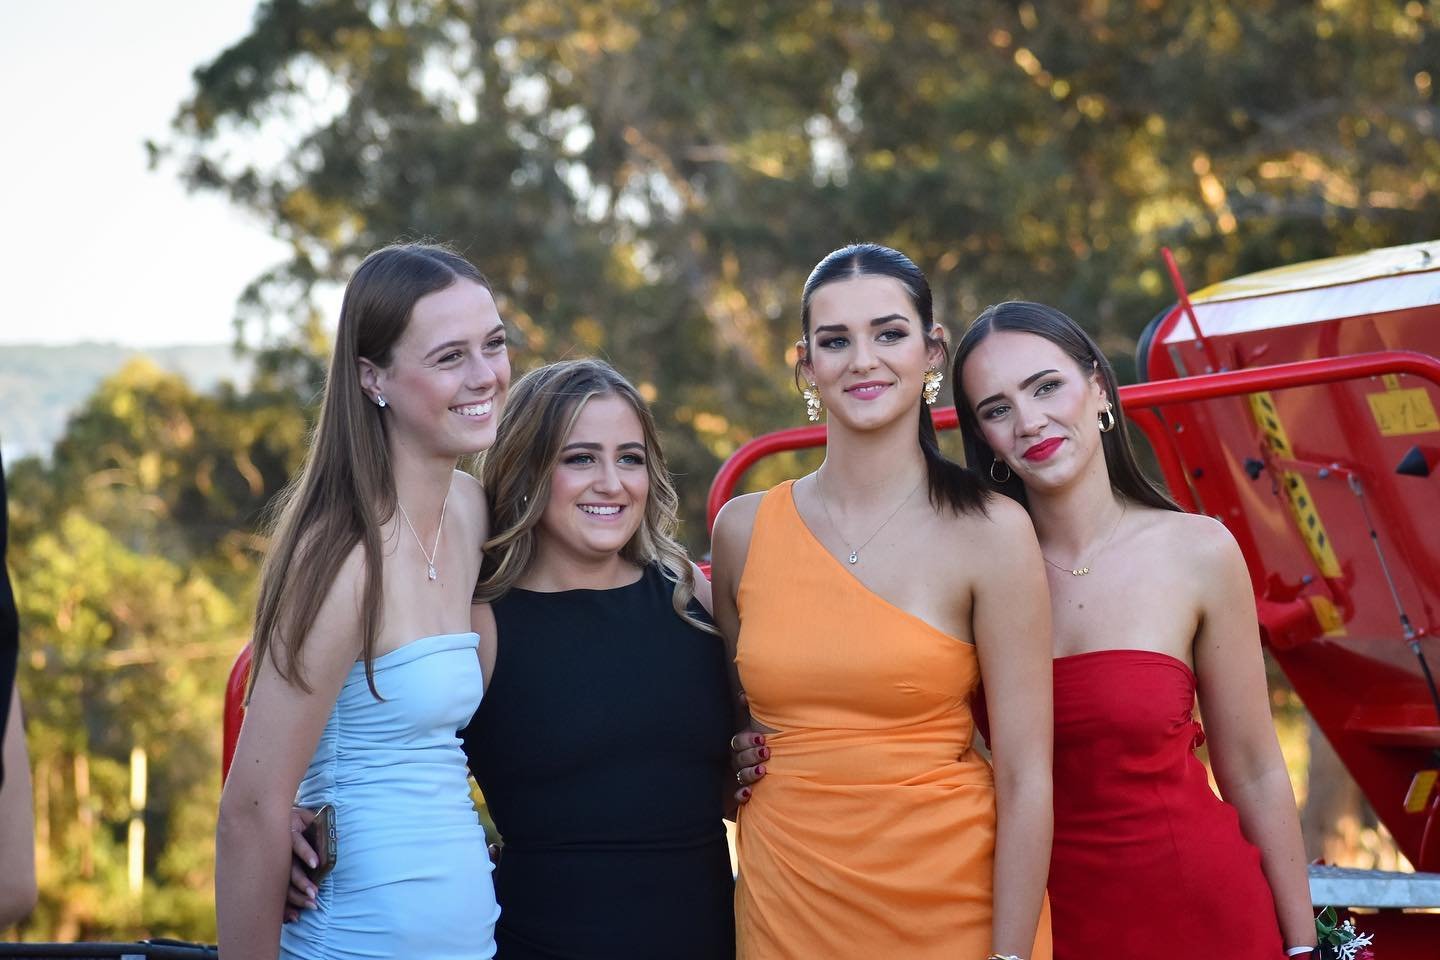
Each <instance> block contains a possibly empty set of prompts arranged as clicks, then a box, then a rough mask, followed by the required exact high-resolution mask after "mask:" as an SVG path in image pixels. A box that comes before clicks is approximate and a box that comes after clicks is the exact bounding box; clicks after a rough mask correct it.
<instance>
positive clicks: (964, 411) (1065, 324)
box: [953, 300, 1180, 510]
mask: <svg viewBox="0 0 1440 960" xmlns="http://www.w3.org/2000/svg"><path fill="white" fill-rule="evenodd" d="M997 330H1006V331H1010V332H1012V333H1033V334H1034V335H1035V336H1037V337H1044V338H1045V339H1046V340H1049V341H1050V342H1051V343H1053V344H1055V345H1056V346H1057V347H1059V348H1060V349H1061V350H1064V351H1065V352H1066V353H1067V354H1069V356H1070V358H1071V359H1072V360H1074V361H1075V364H1076V365H1077V366H1078V367H1079V368H1080V370H1081V372H1082V373H1085V374H1089V373H1091V372H1092V371H1093V372H1094V374H1095V375H1096V376H1098V377H1099V378H1100V385H1101V386H1102V387H1104V388H1105V397H1106V399H1107V400H1109V401H1110V403H1111V405H1112V406H1113V407H1114V408H1115V409H1114V414H1115V427H1114V429H1112V430H1107V431H1106V432H1104V433H1102V434H1101V435H1100V448H1101V450H1102V451H1103V452H1104V454H1105V469H1106V470H1107V471H1108V472H1109V475H1110V489H1112V490H1113V491H1115V493H1117V494H1119V495H1121V496H1124V497H1127V498H1129V499H1130V500H1133V501H1135V502H1136V503H1143V504H1145V505H1146V506H1150V507H1156V508H1158V509H1160V510H1179V509H1180V507H1179V505H1178V504H1176V503H1175V501H1174V500H1171V499H1170V498H1169V497H1168V496H1166V495H1165V493H1164V491H1162V490H1161V489H1160V488H1159V487H1157V486H1156V485H1155V484H1154V482H1153V481H1151V479H1150V478H1149V477H1147V476H1145V473H1144V471H1142V470H1141V469H1140V464H1139V463H1138V462H1137V461H1136V459H1135V448H1134V447H1133V446H1131V444H1130V431H1129V428H1128V427H1127V425H1126V420H1125V414H1124V411H1123V410H1121V409H1120V388H1119V385H1118V384H1117V383H1116V382H1115V371H1114V370H1113V369H1112V368H1111V366H1110V361H1109V360H1107V359H1106V358H1105V354H1103V353H1101V352H1100V347H1099V345H1098V344H1096V342H1095V341H1094V340H1092V339H1091V338H1090V334H1088V333H1086V332H1085V329H1084V328H1083V327H1081V326H1080V324H1078V323H1076V322H1075V321H1074V320H1072V319H1070V317H1069V316H1067V315H1066V314H1064V313H1062V312H1061V311H1059V310H1057V309H1055V308H1054V307H1048V306H1046V305H1045V304H1043V303H1032V302H1030V301H1029V300H1007V301H1005V302H1004V303H997V304H995V305H994V306H990V307H986V308H985V311H984V312H983V313H981V314H980V316H978V317H976V318H975V322H974V323H972V324H971V325H970V329H969V330H966V331H965V335H964V336H963V337H961V338H960V343H959V345H958V346H956V348H955V369H954V371H953V373H954V377H955V380H954V383H955V400H956V403H955V406H956V407H957V408H958V409H959V411H960V434H961V437H962V438H963V439H964V442H965V462H966V463H968V464H970V466H971V468H972V469H974V470H975V472H976V473H978V474H980V476H981V477H983V478H984V479H985V482H986V483H987V484H988V485H989V486H990V487H991V488H992V489H995V490H998V491H999V492H1000V493H1003V494H1005V495H1006V496H1007V497H1010V498H1011V499H1013V500H1017V501H1019V502H1020V504H1021V505H1026V499H1025V485H1024V484H1023V483H1021V482H1020V478H1019V477H1018V476H1016V475H1015V474H1014V473H1011V474H1010V475H1009V476H1008V477H1006V479H1005V482H1004V483H997V482H996V481H995V478H994V476H993V475H991V474H990V473H989V472H988V471H989V470H990V469H992V465H993V464H994V462H995V459H996V457H995V451H994V450H991V449H990V445H989V444H988V443H986V442H985V437H984V435H983V434H981V432H980V423H979V421H978V420H976V419H975V410H974V408H972V407H971V406H970V404H969V403H968V402H966V400H965V397H964V394H963V393H961V390H960V372H961V370H963V369H964V367H965V358H966V357H968V356H970V354H971V353H973V352H974V351H975V348H976V347H978V346H980V343H981V341H983V340H984V339H985V338H986V337H988V336H990V334H992V333H994V332H995V331H997Z"/></svg>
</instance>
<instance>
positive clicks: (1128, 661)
mask: <svg viewBox="0 0 1440 960" xmlns="http://www.w3.org/2000/svg"><path fill="white" fill-rule="evenodd" d="M954 372H955V383H956V387H957V393H958V394H959V396H957V405H958V406H959V407H960V409H961V429H962V431H963V434H964V440H965V447H966V459H967V461H968V462H969V463H970V465H971V466H972V468H973V469H975V470H976V471H977V472H978V473H980V474H981V475H982V476H985V477H986V479H987V481H988V482H989V483H990V484H991V485H992V486H993V487H994V488H995V489H996V490H998V491H999V492H1001V493H1004V494H1006V495H1008V496H1010V497H1012V498H1014V499H1015V500H1017V501H1019V502H1020V503H1022V504H1024V505H1025V507H1026V509H1027V510H1029V512H1030V516H1031V519H1032V520H1033V521H1034V524H1035V532H1036V534H1037V536H1038V537H1039V540H1040V548H1041V552H1042V554H1043V555H1044V557H1045V560H1046V573H1047V575H1048V576H1049V581H1050V598H1051V610H1052V613H1053V622H1054V649H1055V664H1054V668H1055V781H1054V782H1055V840H1054V846H1053V852H1052V859H1051V868H1050V883H1049V891H1050V898H1051V906H1052V911H1053V921H1054V926H1053V929H1054V942H1055V958H1056V960H1093V958H1097V957H1120V958H1137V960H1138V958H1151V957H1171V958H1195V960H1200V958H1207V960H1208V958H1213V957H1225V958H1227V960H1250V958H1254V960H1276V958H1279V957H1282V956H1285V955H1290V956H1309V955H1310V952H1311V950H1313V948H1314V945H1315V925H1314V921H1313V919H1312V916H1311V906H1310V894H1309V887H1308V883H1307V880H1306V873H1305V857H1304V851H1303V848H1302V845H1301V840H1300V828H1299V822H1298V818H1297V816H1296V812H1295V798H1294V795H1293V793H1292V792H1291V788H1290V781H1289V778H1288V777H1287V775H1286V771H1285V764H1284V761H1283V759H1282V757H1281V755H1280V749H1279V745H1278V744H1277V742H1276V739H1275V731H1274V726H1273V724H1272V722H1271V717H1270V709H1269V698H1268V695H1267V691H1266V686H1265V669H1264V665H1263V662H1262V659H1261V655H1260V642H1259V636H1258V633H1257V629H1256V618H1255V607H1254V602H1253V600H1252V598H1251V587H1250V578H1249V575H1248V573H1247V571H1246V568H1245V563H1244V560H1243V559H1242V557H1241V554H1240V550H1239V548H1238V547H1237V546H1236V543H1235V540H1234V538H1233V537H1231V535H1230V533H1229V531H1228V530H1226V529H1225V527H1224V526H1223V525H1221V524H1220V523H1218V522H1217V521H1215V520H1212V519H1211V518H1209V517H1205V516H1197V515H1193V514H1187V513H1183V512H1181V511H1180V510H1179V508H1177V507H1176V506H1175V505H1174V503H1172V502H1171V501H1170V500H1169V499H1168V498H1167V497H1166V496H1165V495H1164V494H1162V493H1161V492H1160V491H1159V490H1158V489H1157V488H1156V487H1155V486H1154V485H1152V484H1151V483H1150V481H1149V480H1147V479H1146V478H1145V477H1144V475H1143V474H1142V473H1141V472H1140V470H1139V468H1138V467H1137V465H1136V463H1135V457H1134V454H1133V452H1132V450H1131V448H1130V442H1129V440H1128V438H1127V436H1126V432H1125V421H1124V418H1123V416H1122V415H1121V413H1120V410H1119V407H1118V400H1117V392H1116V384H1115V375H1114V373H1113V371H1112V370H1111V368H1110V364H1109V363H1108V362H1107V361H1106V359H1105V357H1104V356H1103V355H1102V354H1101V352H1100V350H1099V348H1098V347H1097V346H1096V345H1095V342H1094V341H1093V340H1091V338H1090V337H1089V336H1088V335H1087V334H1086V333H1085V332H1084V331H1083V330H1082V329H1081V328H1080V326H1079V325H1078V324H1076V323H1075V322H1074V321H1073V320H1071V319H1070V318H1069V317H1067V316H1066V315H1065V314H1063V313H1061V312H1060V311H1059V310H1056V309H1054V308H1053V307H1047V306H1043V305H1041V304H1037V303H1026V302H1018V301H1017V302H1009V303H1002V304H999V305H997V306H993V307H990V308H989V309H987V310H986V311H985V312H984V313H982V314H981V315H980V317H979V318H978V319H977V320H976V321H975V323H974V324H973V325H972V326H971V327H970V329H969V330H968V331H967V332H966V334H965V336H964V337H963V338H962V339H961V340H960V344H959V347H958V349H957V350H956V354H955V365H954ZM1197 693H1198V695H1199V702H1200V708H1201V712H1202V715H1203V716H1204V719H1205V725H1206V729H1205V730H1204V731H1202V730H1201V727H1200V724H1199V723H1198V722H1197V721H1195V720H1194V719H1193V716H1192V711H1193V708H1194V703H1195V698H1196V695H1197ZM1207 736H1208V740H1209V750H1210V760H1211V763H1212V764H1213V767H1214V771H1215V779H1216V782H1217V783H1218V784H1219V787H1220V792H1221V795H1222V796H1223V799H1221V797H1217V796H1216V795H1215V793H1214V792H1213V791H1212V790H1211V789H1210V785H1209V782H1208V779H1207V777H1206V773H1205V768H1204V767H1203V766H1202V765H1201V763H1200V761H1199V760H1198V759H1196V757H1195V754H1194V750H1195V748H1196V747H1198V746H1199V745H1200V744H1201V743H1202V742H1204V741H1205V739H1206V737H1207Z"/></svg>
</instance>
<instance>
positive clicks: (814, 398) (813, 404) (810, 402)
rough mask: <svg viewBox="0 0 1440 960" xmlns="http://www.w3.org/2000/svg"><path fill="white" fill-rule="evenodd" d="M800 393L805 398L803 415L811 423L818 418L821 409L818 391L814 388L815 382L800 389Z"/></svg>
mask: <svg viewBox="0 0 1440 960" xmlns="http://www.w3.org/2000/svg"><path fill="white" fill-rule="evenodd" d="M801 395H802V396H803V397H804V398H805V416H806V417H808V418H809V419H810V422H811V423H814V422H815V421H816V420H819V419H820V411H821V409H822V406H821V403H820V391H819V390H816V389H815V384H813V383H812V384H810V386H808V387H806V388H805V389H804V390H802V391H801Z"/></svg>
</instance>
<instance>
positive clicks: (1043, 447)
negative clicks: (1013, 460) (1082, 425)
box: [1020, 437, 1065, 463]
mask: <svg viewBox="0 0 1440 960" xmlns="http://www.w3.org/2000/svg"><path fill="white" fill-rule="evenodd" d="M1064 442H1065V438H1064V437H1051V438H1050V439H1049V440H1041V441H1040V442H1039V443H1037V444H1035V445H1034V446H1033V447H1031V448H1030V449H1029V450H1026V451H1025V452H1024V453H1022V454H1020V456H1022V457H1024V458H1025V459H1026V460H1029V461H1031V462H1032V463H1039V462H1041V461H1042V460H1049V459H1050V457H1051V456H1052V455H1054V453H1055V451H1056V450H1059V449H1060V444H1062V443H1064Z"/></svg>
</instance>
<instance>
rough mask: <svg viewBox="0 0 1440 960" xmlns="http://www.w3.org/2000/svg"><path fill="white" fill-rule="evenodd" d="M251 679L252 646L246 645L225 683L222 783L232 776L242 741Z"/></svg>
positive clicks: (221, 745)
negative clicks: (237, 746) (242, 725)
mask: <svg viewBox="0 0 1440 960" xmlns="http://www.w3.org/2000/svg"><path fill="white" fill-rule="evenodd" d="M249 679H250V644H248V643H247V644H245V646H244V647H242V648H241V649H240V653H239V654H238V655H236V657H235V662H234V663H233V664H232V665H231V667H230V678H229V680H228V681H226V683H225V728H224V731H223V734H222V739H221V744H220V782H221V783H224V782H225V778H226V777H227V776H229V775H230V764H231V763H232V762H234V760H235V743H236V742H237V741H238V740H239V739H240V724H241V723H243V722H244V720H245V685H246V683H247V681H248V680H249Z"/></svg>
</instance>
